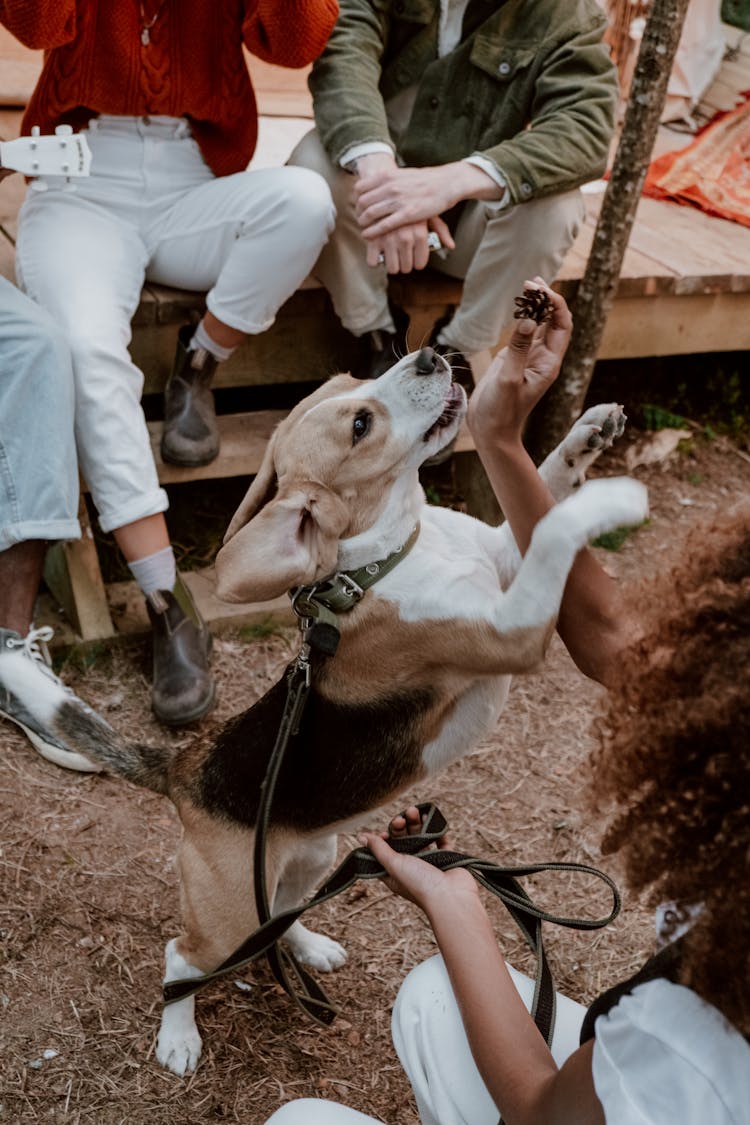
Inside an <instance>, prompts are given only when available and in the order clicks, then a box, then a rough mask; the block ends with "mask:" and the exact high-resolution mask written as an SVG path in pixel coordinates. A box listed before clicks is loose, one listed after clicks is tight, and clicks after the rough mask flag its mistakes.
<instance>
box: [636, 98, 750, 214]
mask: <svg viewBox="0 0 750 1125" xmlns="http://www.w3.org/2000/svg"><path fill="white" fill-rule="evenodd" d="M744 96H745V98H746V99H748V100H746V101H745V102H744V103H743V105H741V106H739V107H738V108H737V109H733V110H730V111H729V112H728V113H722V114H720V115H719V116H718V117H715V118H714V120H713V121H711V122H710V124H709V125H707V126H706V128H705V129H703V130H701V132H700V133H698V135H697V136H696V138H695V140H694V141H693V142H692V143H691V144H690V145H688V147H687V148H684V149H682V150H681V151H680V152H668V153H665V154H664V156H660V157H659V158H658V159H656V160H654V161H653V162H652V163H651V166H650V167H649V170H648V174H647V176H646V183H645V185H644V188H643V194H644V195H650V196H653V197H654V198H655V199H672V200H674V201H675V202H677V203H687V204H692V205H693V206H695V207H700V209H701V210H702V211H706V212H708V214H709V215H718V216H719V217H720V218H722V219H733V220H734V221H735V222H737V223H742V225H743V226H746V227H750V94H749V93H746V94H745V95H744Z"/></svg>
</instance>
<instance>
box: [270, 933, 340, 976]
mask: <svg viewBox="0 0 750 1125" xmlns="http://www.w3.org/2000/svg"><path fill="white" fill-rule="evenodd" d="M284 938H285V941H286V943H287V945H288V946H289V948H290V949H291V951H292V953H293V954H294V956H295V957H296V958H297V960H298V961H301V962H302V964H303V965H309V966H310V968H312V969H320V971H321V972H323V973H330V972H332V971H333V970H334V969H338V968H340V967H341V965H343V964H344V962H345V961H346V950H345V949H344V947H343V945H339V943H338V942H337V941H334V940H333V939H332V938H329V937H326V936H325V934H316V933H314V932H313V931H312V930H308V929H307V927H306V926H303V925H302V923H301V922H295V924H294V925H293V926H291V927H290V928H289V929H288V930H287V932H286V934H285V935H284Z"/></svg>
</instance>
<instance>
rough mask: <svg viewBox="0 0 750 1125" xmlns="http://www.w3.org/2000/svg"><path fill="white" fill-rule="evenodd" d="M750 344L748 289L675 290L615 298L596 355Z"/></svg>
mask: <svg viewBox="0 0 750 1125" xmlns="http://www.w3.org/2000/svg"><path fill="white" fill-rule="evenodd" d="M749 350H750V294H748V293H717V294H709V295H699V296H691V297H687V296H684V295H678V294H674V295H672V296H666V297H624V298H621V299H618V300H617V301H615V303H614V305H613V307H612V311H611V313H610V315H609V318H608V320H607V324H606V327H605V329H604V335H603V338H602V344H601V347H600V349H599V355H598V358H599V359H638V358H642V357H644V356H656V355H687V354H692V353H701V352H721V351H749Z"/></svg>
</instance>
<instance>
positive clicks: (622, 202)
mask: <svg viewBox="0 0 750 1125" xmlns="http://www.w3.org/2000/svg"><path fill="white" fill-rule="evenodd" d="M687 6H688V0H653V7H652V9H651V14H650V15H649V17H648V20H647V22H646V26H645V28H644V32H643V39H642V41H641V48H640V51H639V53H638V61H637V62H636V65H635V71H634V73H633V82H632V86H631V89H630V96H629V98H628V106H627V111H626V114H625V121H624V123H623V127H622V134H621V137H620V143H619V145H618V148H617V153H616V155H615V160H614V164H613V166H612V171H611V173H610V178H609V183H608V185H607V190H606V193H605V195H604V199H603V201H602V208H601V211H600V213H599V221H598V223H597V225H596V231H595V234H594V241H593V245H592V248H591V253H590V255H589V259H588V262H587V264H586V271H585V273H584V275H583V278H582V280H581V283H580V285H579V288H578V292H577V294H576V298H575V301H574V302H573V306H572V307H573V317H574V326H573V336H572V339H571V341H570V346H569V348H568V352H567V355H566V357H565V362H564V364H563V369H562V371H561V373H560V375H559V377H558V379H557V382H556V383H555V384H554V385H553V386H552V388H551V390H550V391H549V392H548V393H547V395H546V396H545V398H544V399H543V400H542V402H541V404H540V406H539V407H537V409H536V411H535V412H534V415H533V416H532V418H531V420H530V423H529V429H528V432H527V435H526V441H527V445H528V448H529V450H530V451H531V453H532V455H533V456H534V457H535V459H536V460H537V461H539V460H541V459H542V458H543V457H544V456H546V454H547V453H549V452H550V450H552V449H554V447H555V446H556V445H557V444H558V443H559V442H560V441H561V440H562V438H563V437H564V436H565V434H566V433H567V432H568V430H569V429H570V426H571V425H572V423H573V422H574V421H575V419H576V418H577V417H578V415H579V414H580V412H581V409H582V407H583V402H584V399H585V397H586V392H587V390H588V387H589V383H590V382H591V376H592V374H593V371H594V363H595V362H596V357H597V353H598V351H599V346H600V344H601V340H602V335H603V333H604V326H605V324H606V320H607V316H608V315H609V311H610V309H611V307H612V302H613V301H614V297H615V293H616V291H617V284H618V281H619V278H620V269H621V266H622V260H623V258H624V256H625V249H626V247H627V244H628V239H629V238H630V232H631V230H632V227H633V221H634V219H635V211H636V207H637V206H638V201H639V199H640V195H641V191H642V189H643V183H644V180H645V179H646V173H647V171H648V165H649V160H650V158H651V153H652V150H653V147H654V141H655V140H656V134H657V131H658V129H659V121H660V118H661V114H662V110H663V108H664V101H665V98H666V93H667V83H668V82H669V76H670V73H671V71H672V63H673V60H674V56H675V53H676V51H677V47H678V44H679V41H680V33H681V31H682V25H683V22H684V19H685V12H686V11H687Z"/></svg>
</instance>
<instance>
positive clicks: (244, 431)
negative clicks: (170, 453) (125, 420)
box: [148, 410, 287, 484]
mask: <svg viewBox="0 0 750 1125" xmlns="http://www.w3.org/2000/svg"><path fill="white" fill-rule="evenodd" d="M286 414H287V412H286V411H285V410H255V411H253V412H252V413H247V414H224V415H221V416H220V417H219V419H218V422H219V432H220V434H221V451H220V453H219V456H218V457H217V458H216V460H215V461H212V462H211V464H210V465H202V466H200V467H199V468H195V469H184V468H180V467H179V466H178V465H169V464H167V463H166V462H165V461H162V459H161V453H160V452H159V443H160V441H161V433H162V429H163V423H162V422H149V423H148V428H149V432H150V434H151V448H152V450H153V454H154V460H155V462H156V468H157V471H158V473H159V481H160V483H161V484H179V483H181V482H184V481H189V480H215V479H217V478H220V477H243V476H254V475H255V473H257V472H258V469H259V468H260V465H261V462H262V460H263V455H264V453H265V451H266V445H267V444H268V439H269V438H270V436H271V434H272V433H273V431H274V430H275V429H276V426H277V425H278V424H279V422H280V421H281V420H282V419H283V418H285V417H286Z"/></svg>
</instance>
